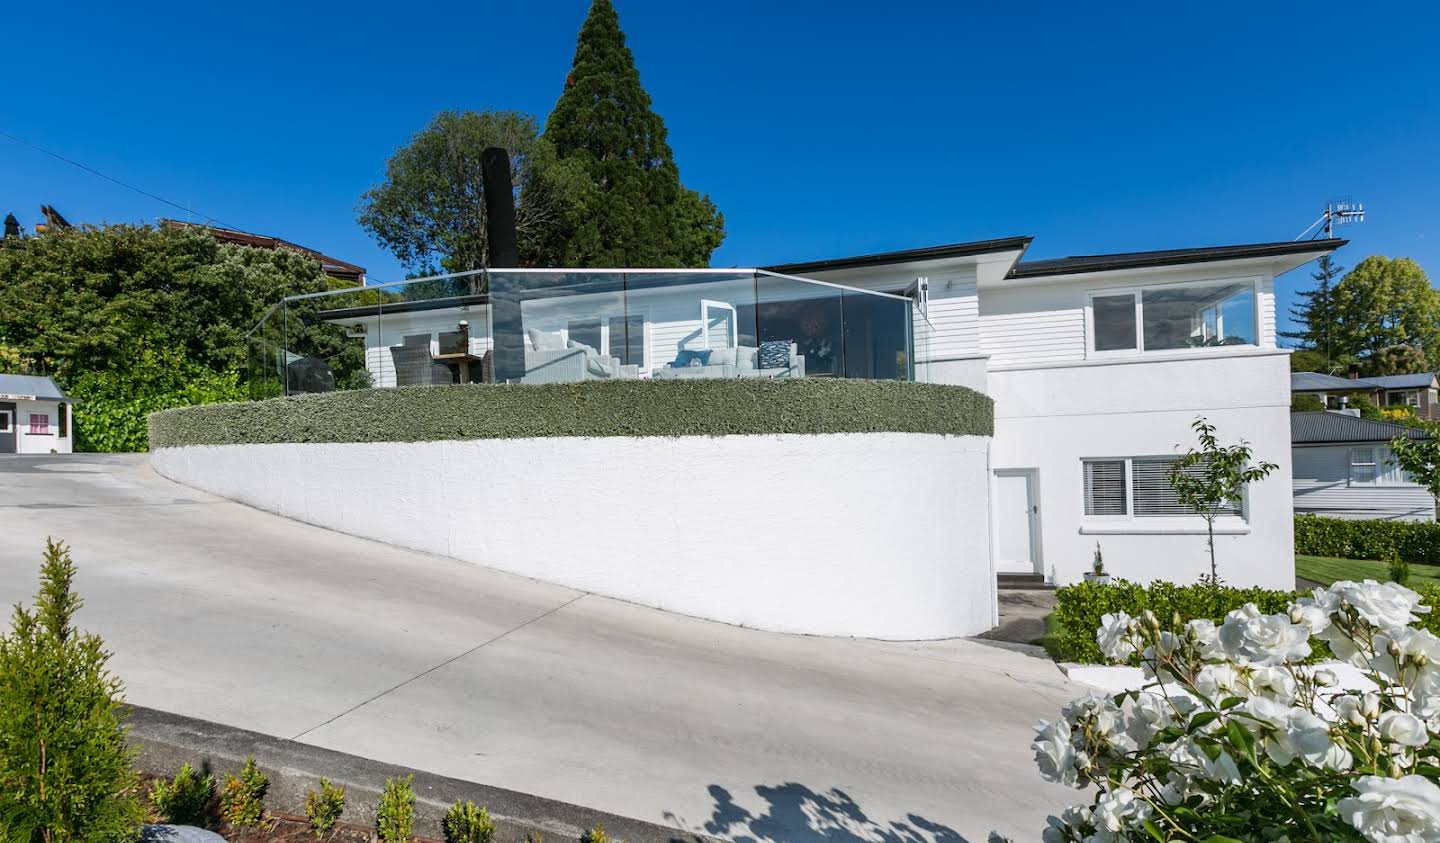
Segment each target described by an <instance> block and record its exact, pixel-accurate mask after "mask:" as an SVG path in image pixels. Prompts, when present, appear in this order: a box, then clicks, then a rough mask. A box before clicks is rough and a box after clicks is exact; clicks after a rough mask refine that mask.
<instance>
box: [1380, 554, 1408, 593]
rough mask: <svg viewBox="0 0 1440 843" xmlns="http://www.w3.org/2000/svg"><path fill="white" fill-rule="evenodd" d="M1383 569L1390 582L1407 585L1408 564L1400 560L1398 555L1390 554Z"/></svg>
mask: <svg viewBox="0 0 1440 843" xmlns="http://www.w3.org/2000/svg"><path fill="white" fill-rule="evenodd" d="M1385 569H1386V572H1387V573H1389V575H1390V580H1391V582H1397V583H1399V584H1400V585H1408V584H1409V582H1410V563H1409V562H1406V561H1405V560H1404V559H1401V558H1400V556H1399V555H1398V554H1395V553H1392V554H1390V558H1389V559H1387V560H1386V561H1385Z"/></svg>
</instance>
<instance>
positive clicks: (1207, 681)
mask: <svg viewBox="0 0 1440 843" xmlns="http://www.w3.org/2000/svg"><path fill="white" fill-rule="evenodd" d="M1195 689H1196V690H1198V691H1199V692H1200V693H1202V694H1204V695H1205V696H1207V697H1209V698H1210V700H1211V701H1212V702H1214V703H1216V704H1219V703H1220V701H1221V699H1222V698H1224V697H1248V696H1250V689H1249V688H1248V687H1247V686H1246V684H1245V682H1244V681H1243V680H1242V679H1241V677H1240V671H1238V670H1236V669H1235V665H1233V664H1231V663H1229V662H1218V663H1216V664H1207V665H1205V666H1204V667H1202V668H1200V670H1199V671H1198V672H1197V673H1196V674H1195Z"/></svg>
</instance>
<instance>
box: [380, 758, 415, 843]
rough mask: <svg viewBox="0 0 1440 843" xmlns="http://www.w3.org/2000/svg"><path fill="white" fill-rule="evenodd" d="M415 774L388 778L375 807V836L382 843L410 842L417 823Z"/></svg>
mask: <svg viewBox="0 0 1440 843" xmlns="http://www.w3.org/2000/svg"><path fill="white" fill-rule="evenodd" d="M414 781H415V774H414V773H411V774H410V775H408V776H406V777H405V778H403V779H386V780H385V791H384V792H383V793H381V794H380V806H379V807H378V808H376V809H375V836H376V837H378V838H379V839H380V843H408V841H409V840H410V832H411V828H412V827H413V826H414V824H415V791H414V789H413V788H412V787H411V784H412V782H414Z"/></svg>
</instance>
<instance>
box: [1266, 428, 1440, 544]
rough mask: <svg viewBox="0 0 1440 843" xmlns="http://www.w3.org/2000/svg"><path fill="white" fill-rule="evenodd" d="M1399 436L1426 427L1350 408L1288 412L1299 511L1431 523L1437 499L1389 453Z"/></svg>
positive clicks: (1416, 435)
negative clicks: (1368, 415)
mask: <svg viewBox="0 0 1440 843" xmlns="http://www.w3.org/2000/svg"><path fill="white" fill-rule="evenodd" d="M1398 436H1404V437H1407V438H1411V439H1425V438H1427V437H1426V435H1425V432H1424V431H1423V430H1419V429H1416V428H1413V427H1406V426H1404V425H1398V424H1391V423H1389V422H1381V421H1373V420H1371V419H1362V418H1359V417H1358V416H1356V415H1353V414H1352V413H1351V412H1345V411H1334V410H1330V411H1326V412H1315V413H1291V414H1290V445H1291V453H1292V455H1293V456H1294V477H1293V479H1294V484H1295V512H1296V513H1297V514H1306V513H1308V514H1311V515H1328V516H1330V517H1332V518H1355V519H1370V518H1374V519H1381V520H1385V521H1433V520H1435V499H1434V498H1432V497H1431V496H1430V493H1429V492H1428V491H1427V490H1426V489H1425V487H1424V486H1421V485H1420V484H1418V483H1416V482H1414V481H1413V480H1411V479H1410V478H1409V477H1408V476H1406V474H1405V472H1404V471H1403V470H1401V468H1400V466H1398V465H1396V464H1395V459H1394V457H1393V455H1392V454H1391V452H1390V442H1391V440H1393V439H1395V438H1396V437H1398Z"/></svg>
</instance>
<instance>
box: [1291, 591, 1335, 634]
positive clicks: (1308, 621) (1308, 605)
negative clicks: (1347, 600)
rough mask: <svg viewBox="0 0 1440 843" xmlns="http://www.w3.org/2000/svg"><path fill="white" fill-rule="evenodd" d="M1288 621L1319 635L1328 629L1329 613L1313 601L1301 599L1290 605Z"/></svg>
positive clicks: (1306, 598) (1305, 598)
mask: <svg viewBox="0 0 1440 843" xmlns="http://www.w3.org/2000/svg"><path fill="white" fill-rule="evenodd" d="M1290 620H1291V621H1292V622H1294V623H1298V624H1301V625H1302V626H1304V627H1305V628H1306V629H1308V630H1310V634H1311V635H1319V634H1320V633H1322V632H1324V631H1325V630H1326V629H1328V628H1329V627H1330V612H1329V611H1327V609H1326V608H1325V607H1323V606H1321V605H1320V604H1319V603H1317V602H1316V601H1315V600H1313V599H1311V598H1308V597H1302V598H1300V599H1299V600H1297V601H1295V602H1294V603H1291V604H1290Z"/></svg>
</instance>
